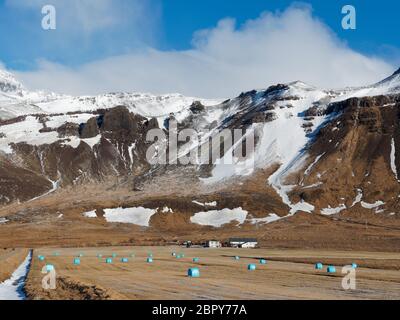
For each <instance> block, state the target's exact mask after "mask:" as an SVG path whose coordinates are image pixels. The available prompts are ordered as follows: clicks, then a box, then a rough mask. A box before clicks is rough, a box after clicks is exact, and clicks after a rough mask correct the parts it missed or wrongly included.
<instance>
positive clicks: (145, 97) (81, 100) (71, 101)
mask: <svg viewBox="0 0 400 320" xmlns="http://www.w3.org/2000/svg"><path fill="white" fill-rule="evenodd" d="M194 101H201V103H202V104H204V105H206V106H207V105H214V104H217V103H219V102H220V100H216V99H201V98H194V97H185V96H183V95H181V94H166V95H159V96H157V95H152V94H147V93H125V92H118V93H108V94H103V95H98V96H81V97H73V96H68V95H61V94H55V93H48V92H44V91H29V90H27V89H26V88H25V87H24V86H23V85H22V84H21V83H20V82H18V81H17V80H16V78H15V77H14V76H13V75H12V74H11V73H9V72H6V71H2V70H0V120H1V119H3V120H5V119H11V118H14V117H17V116H21V115H28V114H41V113H43V114H59V113H68V112H88V111H89V112H90V111H95V110H97V109H104V108H110V107H115V106H119V105H123V106H126V107H127V108H128V109H129V110H131V111H132V112H134V113H136V114H140V115H143V116H145V117H160V116H168V115H169V114H170V113H175V112H180V111H182V110H183V109H184V108H186V107H187V106H189V105H191V104H192V103H193V102H194Z"/></svg>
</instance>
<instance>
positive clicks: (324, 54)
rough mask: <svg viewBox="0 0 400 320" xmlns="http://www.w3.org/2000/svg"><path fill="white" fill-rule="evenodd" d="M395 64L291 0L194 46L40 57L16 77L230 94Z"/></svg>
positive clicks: (339, 79) (65, 84)
mask: <svg viewBox="0 0 400 320" xmlns="http://www.w3.org/2000/svg"><path fill="white" fill-rule="evenodd" d="M96 1H97V0H96ZM106 2H107V1H106ZM393 69H394V68H393V66H391V65H390V64H388V63H386V62H385V61H383V60H381V59H378V58H374V57H367V56H365V55H362V54H360V53H357V52H355V51H354V50H351V49H350V48H349V47H347V46H346V44H345V43H344V42H342V41H341V40H340V39H338V38H337V37H336V35H335V34H333V33H332V31H330V30H329V29H328V27H327V26H325V25H324V24H323V23H322V22H321V21H319V20H318V19H317V18H315V17H314V16H312V13H311V9H310V8H309V7H304V6H302V7H299V6H296V7H294V6H292V7H290V8H288V9H287V10H285V11H284V12H280V13H270V12H267V13H264V14H262V15H261V16H260V17H259V18H258V19H255V20H251V21H247V22H246V23H245V24H244V25H241V26H239V27H237V26H236V23H235V21H234V20H233V19H225V20H222V21H220V22H219V23H218V25H217V26H216V27H215V28H213V29H209V30H202V31H199V32H197V33H196V34H195V36H194V39H193V47H192V49H191V50H187V51H158V50H154V49H151V48H149V49H145V50H142V51H140V52H134V53H130V54H127V55H120V56H114V57H110V58H107V59H103V60H98V61H94V62H91V63H88V64H85V65H82V66H80V67H78V68H67V67H65V66H62V65H59V64H55V63H51V62H48V61H41V62H39V65H38V70H37V71H33V72H19V73H18V76H19V78H20V79H22V80H23V81H24V82H25V84H26V85H27V86H28V87H32V88H37V89H39V88H40V89H48V90H53V91H57V92H63V93H71V94H97V93H101V92H109V91H146V92H154V93H166V92H181V93H183V94H186V95H192V96H202V97H228V96H229V97H230V96H234V95H236V94H238V93H240V92H241V91H243V90H249V89H254V88H263V87H267V86H269V85H271V84H275V83H278V82H289V81H294V80H302V81H305V82H308V83H310V84H314V85H317V86H320V87H335V88H336V87H344V86H356V85H365V84H370V83H373V82H376V81H378V80H381V79H382V78H384V77H385V76H387V75H389V74H390V73H391V72H392V71H393Z"/></svg>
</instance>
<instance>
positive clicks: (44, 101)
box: [0, 71, 400, 215]
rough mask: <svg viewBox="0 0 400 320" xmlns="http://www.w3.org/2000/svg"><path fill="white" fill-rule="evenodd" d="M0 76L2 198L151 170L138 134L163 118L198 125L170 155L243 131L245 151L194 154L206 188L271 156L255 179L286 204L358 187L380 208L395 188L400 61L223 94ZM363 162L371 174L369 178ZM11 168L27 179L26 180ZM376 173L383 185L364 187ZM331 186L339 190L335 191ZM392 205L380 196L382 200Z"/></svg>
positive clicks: (301, 207) (351, 199) (354, 197)
mask: <svg viewBox="0 0 400 320" xmlns="http://www.w3.org/2000/svg"><path fill="white" fill-rule="evenodd" d="M0 79H1V80H0V83H1V88H2V89H1V92H0V97H1V98H0V118H2V121H1V122H0V153H2V154H3V156H2V157H3V159H6V161H8V162H4V163H6V165H5V164H3V172H4V174H7V175H8V181H9V184H10V183H11V184H12V183H14V184H15V188H13V190H12V192H10V188H8V189H7V188H4V189H3V191H2V192H3V193H4V194H3V200H2V199H0V202H3V203H10V202H12V201H14V200H15V199H19V200H29V199H31V198H33V197H35V196H40V195H41V194H43V193H45V192H49V190H50V191H51V190H55V186H58V187H64V186H70V185H74V184H79V183H85V182H87V181H93V180H96V179H103V178H104V177H107V176H108V175H117V176H134V177H138V176H142V175H144V176H146V177H149V176H151V173H153V172H155V171H154V169H155V168H154V167H151V166H150V165H149V164H148V163H147V161H146V158H145V156H146V149H147V147H148V143H147V142H146V140H145V134H146V132H147V130H149V129H152V128H157V127H158V128H163V129H165V126H166V123H167V122H168V121H169V120H171V119H175V120H177V121H178V125H179V126H180V128H193V129H196V131H197V132H198V133H199V138H200V139H199V143H197V144H189V145H188V144H184V145H181V146H180V149H179V154H180V155H185V154H187V153H189V152H190V151H191V150H194V149H198V148H199V147H201V145H202V144H204V143H205V142H206V141H207V139H208V138H209V137H210V136H213V135H216V134H218V133H219V132H221V130H223V129H225V128H228V129H236V128H241V129H247V130H251V131H253V132H254V133H255V136H256V146H255V151H254V154H253V160H254V161H251V162H243V163H238V164H236V165H232V166H229V165H226V164H219V163H218V162H217V163H213V164H212V165H209V166H207V167H206V168H204V167H201V168H200V166H199V167H198V168H193V175H195V176H197V178H198V181H199V182H200V183H202V184H203V185H205V186H210V188H212V186H215V185H218V184H221V185H222V184H226V183H228V184H229V183H230V181H232V180H234V179H237V178H240V179H242V178H246V177H247V178H248V177H250V178H251V177H255V176H257V174H258V172H259V170H265V169H271V168H273V167H274V166H277V168H276V169H275V170H273V171H272V173H271V174H270V175H269V176H268V177H267V178H266V181H265V183H266V184H268V185H269V186H271V187H272V190H274V192H275V194H276V195H278V196H279V197H280V198H281V202H282V208H289V209H288V210H287V214H288V215H293V214H295V213H296V212H298V211H305V212H314V211H319V212H322V213H327V212H329V213H332V212H333V213H336V212H340V211H343V210H345V209H350V208H352V207H354V206H356V205H360V203H362V202H361V201H362V199H364V201H370V202H369V203H375V202H376V201H380V202H378V203H379V204H380V205H378V206H377V207H379V208H380V207H381V206H382V205H381V203H386V202H389V198H388V197H389V195H390V197H392V196H393V194H394V193H395V192H397V188H399V186H398V181H397V168H398V167H399V168H400V160H399V159H400V156H399V157H396V148H400V132H398V127H399V124H398V121H396V119H398V112H397V110H398V107H399V101H400V71H397V72H395V73H394V74H393V75H392V76H390V77H388V78H387V79H385V80H383V81H381V82H379V83H376V84H373V85H371V86H367V87H361V88H344V89H342V90H329V89H320V88H316V87H313V86H310V85H308V84H305V83H303V82H300V81H296V82H292V83H288V84H278V85H275V86H271V87H269V88H267V89H260V90H253V91H249V92H244V93H242V94H240V95H239V96H238V97H236V98H233V99H229V100H226V101H223V102H221V101H218V100H207V99H198V98H191V97H184V96H182V95H179V94H170V95H163V96H154V95H150V94H139V93H110V94H105V95H100V96H95V97H90V96H87V97H71V96H63V95H56V94H47V93H43V92H29V91H28V90H26V89H24V87H23V86H22V85H21V84H19V83H18V82H17V81H16V80H15V79H14V78H13V77H12V75H10V74H7V73H2V74H1V75H0ZM118 106H120V107H118ZM121 106H123V107H121ZM18 116H19V117H18ZM377 141H378V142H379V143H380V145H381V146H382V149H379V148H378V147H377ZM365 146H368V147H369V149H366V148H365ZM218 149H220V148H219V146H218ZM371 150H373V152H372V153H371ZM231 151H232V150H229V152H231ZM229 152H227V154H228V153H229ZM225 155H226V154H225ZM225 155H222V157H224V156H225ZM363 157H365V159H363ZM398 162H399V163H398ZM4 168H7V170H5V169H4ZM349 168H354V169H353V170H350V169H349ZM0 169H1V168H0ZM163 170H164V171H165V170H167V169H165V168H164V169H163ZM171 170H173V168H172V169H171ZM271 170H272V169H271ZM349 170H350V171H349ZM164 171H162V172H164ZM372 171H374V172H379V176H377V177H376V178H374V177H373V175H372ZM13 172H15V173H13ZM10 174H11V176H10ZM18 174H20V175H21V174H24V175H26V176H28V177H29V179H31V180H32V184H33V185H35V186H36V187H35V188H30V190H29V192H28V191H27V190H26V189H24V186H23V185H21V183H20V180H19V179H17V178H16V177H15V176H17V175H18ZM366 177H368V179H367V178H366ZM379 177H380V178H382V177H384V178H385V180H386V182H387V183H386V187H389V188H391V189H390V190H388V189H387V188H386V187H380V190H377V189H374V188H373V187H371V185H373V184H374V183H376V184H378V180H379ZM388 181H389V182H388ZM43 186H45V187H43ZM338 188H339V189H340V190H342V191H341V192H337V191H336V192H335V190H337V189H338ZM360 190H361V191H360ZM382 190H384V192H385V193H386V194H387V195H388V197H386V196H385V195H383V194H382ZM0 191H1V190H0ZM398 191H399V192H400V189H399V190H398ZM339 193H340V196H339ZM360 194H362V196H361V198H360ZM353 203H354V204H353ZM364 203H368V202H364ZM352 205H353V206H352ZM396 206H397V203H395V202H390V208H394V207H396ZM399 206H400V205H399ZM372 207H373V208H374V209H375V208H377V207H374V206H372ZM282 210H283V209H282Z"/></svg>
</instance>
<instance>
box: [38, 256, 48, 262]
mask: <svg viewBox="0 0 400 320" xmlns="http://www.w3.org/2000/svg"><path fill="white" fill-rule="evenodd" d="M38 258H39V261H44V260H45V259H46V258H45V257H44V256H38Z"/></svg>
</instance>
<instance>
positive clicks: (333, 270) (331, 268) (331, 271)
mask: <svg viewBox="0 0 400 320" xmlns="http://www.w3.org/2000/svg"><path fill="white" fill-rule="evenodd" d="M326 271H327V272H328V273H336V268H335V267H334V266H329V267H328V269H327V270H326Z"/></svg>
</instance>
